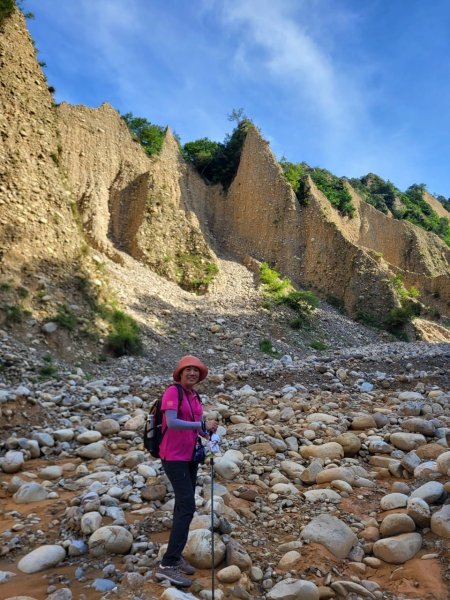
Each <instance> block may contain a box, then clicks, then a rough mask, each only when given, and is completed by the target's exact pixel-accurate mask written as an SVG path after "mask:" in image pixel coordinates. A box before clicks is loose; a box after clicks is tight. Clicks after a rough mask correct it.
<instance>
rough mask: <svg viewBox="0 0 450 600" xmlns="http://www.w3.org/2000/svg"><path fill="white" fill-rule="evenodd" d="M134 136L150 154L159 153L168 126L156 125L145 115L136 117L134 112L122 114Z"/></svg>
mask: <svg viewBox="0 0 450 600" xmlns="http://www.w3.org/2000/svg"><path fill="white" fill-rule="evenodd" d="M121 117H122V119H123V120H124V121H125V123H126V124H127V126H128V129H129V130H130V132H131V134H132V136H133V138H134V139H135V140H136V141H138V142H139V143H140V144H141V146H142V147H143V148H144V150H145V152H146V153H147V154H148V155H149V156H153V155H154V154H159V153H160V152H161V148H162V145H163V141H164V136H165V135H166V128H165V127H161V126H160V125H154V124H153V123H150V121H147V119H144V118H143V117H134V116H133V114H132V113H130V112H129V113H126V114H125V115H121Z"/></svg>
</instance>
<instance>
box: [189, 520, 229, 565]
mask: <svg viewBox="0 0 450 600" xmlns="http://www.w3.org/2000/svg"><path fill="white" fill-rule="evenodd" d="M225 551H226V548H225V544H224V543H223V541H222V539H221V538H220V537H219V536H218V535H217V534H214V563H215V565H214V566H216V567H217V565H219V564H220V563H221V562H222V561H223V559H224V558H225ZM183 555H184V557H185V558H186V560H188V561H189V562H190V563H191V565H193V566H194V567H197V568H199V569H210V568H211V532H210V531H209V530H208V529H195V530H194V531H191V532H190V533H189V537H188V541H187V544H186V547H185V549H184V552H183Z"/></svg>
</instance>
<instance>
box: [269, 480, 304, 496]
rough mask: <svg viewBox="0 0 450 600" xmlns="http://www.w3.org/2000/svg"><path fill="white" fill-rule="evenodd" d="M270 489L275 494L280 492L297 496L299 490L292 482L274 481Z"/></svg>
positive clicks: (284, 494)
mask: <svg viewBox="0 0 450 600" xmlns="http://www.w3.org/2000/svg"><path fill="white" fill-rule="evenodd" d="M272 491H273V492H274V493H275V494H282V495H283V496H298V494H300V492H299V490H298V489H297V488H296V487H295V485H293V484H292V483H276V484H275V485H274V486H273V487H272Z"/></svg>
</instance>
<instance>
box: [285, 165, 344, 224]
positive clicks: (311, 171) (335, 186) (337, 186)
mask: <svg viewBox="0 0 450 600" xmlns="http://www.w3.org/2000/svg"><path fill="white" fill-rule="evenodd" d="M280 165H281V168H282V169H283V173H284V176H285V177H286V179H287V180H288V181H289V183H290V184H291V186H292V189H293V190H294V192H295V194H296V196H297V198H298V200H299V202H300V203H302V204H303V203H305V202H306V201H307V199H306V193H305V181H306V178H307V176H308V175H309V176H310V177H311V179H312V180H313V181H314V183H315V184H316V186H317V187H318V188H319V190H320V191H321V192H322V193H323V194H324V196H325V197H326V198H327V200H328V201H329V202H330V203H331V204H332V205H333V206H334V207H335V208H336V209H337V210H338V211H339V212H340V213H341V214H342V215H344V216H348V217H350V218H351V217H353V215H354V214H355V207H354V206H353V202H352V197H351V195H350V192H349V191H348V189H347V188H346V187H345V183H344V179H343V178H342V177H336V175H333V174H332V173H330V172H329V171H327V170H326V169H319V168H318V167H315V168H312V167H309V166H308V165H307V164H306V163H292V162H288V161H287V160H285V159H284V158H282V159H281V160H280Z"/></svg>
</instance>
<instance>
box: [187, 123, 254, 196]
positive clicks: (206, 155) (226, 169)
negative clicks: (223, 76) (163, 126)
mask: <svg viewBox="0 0 450 600" xmlns="http://www.w3.org/2000/svg"><path fill="white" fill-rule="evenodd" d="M250 127H254V125H253V123H252V122H251V121H250V120H249V119H243V120H242V121H240V122H239V123H238V124H237V126H236V127H235V129H234V130H233V132H232V134H231V135H227V136H226V137H225V140H224V141H223V143H219V142H214V141H212V140H210V139H208V138H201V139H199V140H196V141H194V142H187V143H186V144H185V145H184V146H183V148H182V153H183V156H184V158H185V160H186V161H187V162H189V163H191V164H192V165H193V166H194V167H195V168H196V169H197V171H198V172H199V174H200V175H201V176H202V177H203V179H205V180H206V181H207V182H208V183H213V184H214V183H220V184H222V186H223V188H224V189H225V190H227V189H228V188H229V187H230V185H231V182H232V181H233V179H234V177H235V175H236V173H237V170H238V167H239V161H240V159H241V152H242V146H243V145H244V140H245V137H246V135H247V132H248V130H249V128H250Z"/></svg>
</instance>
